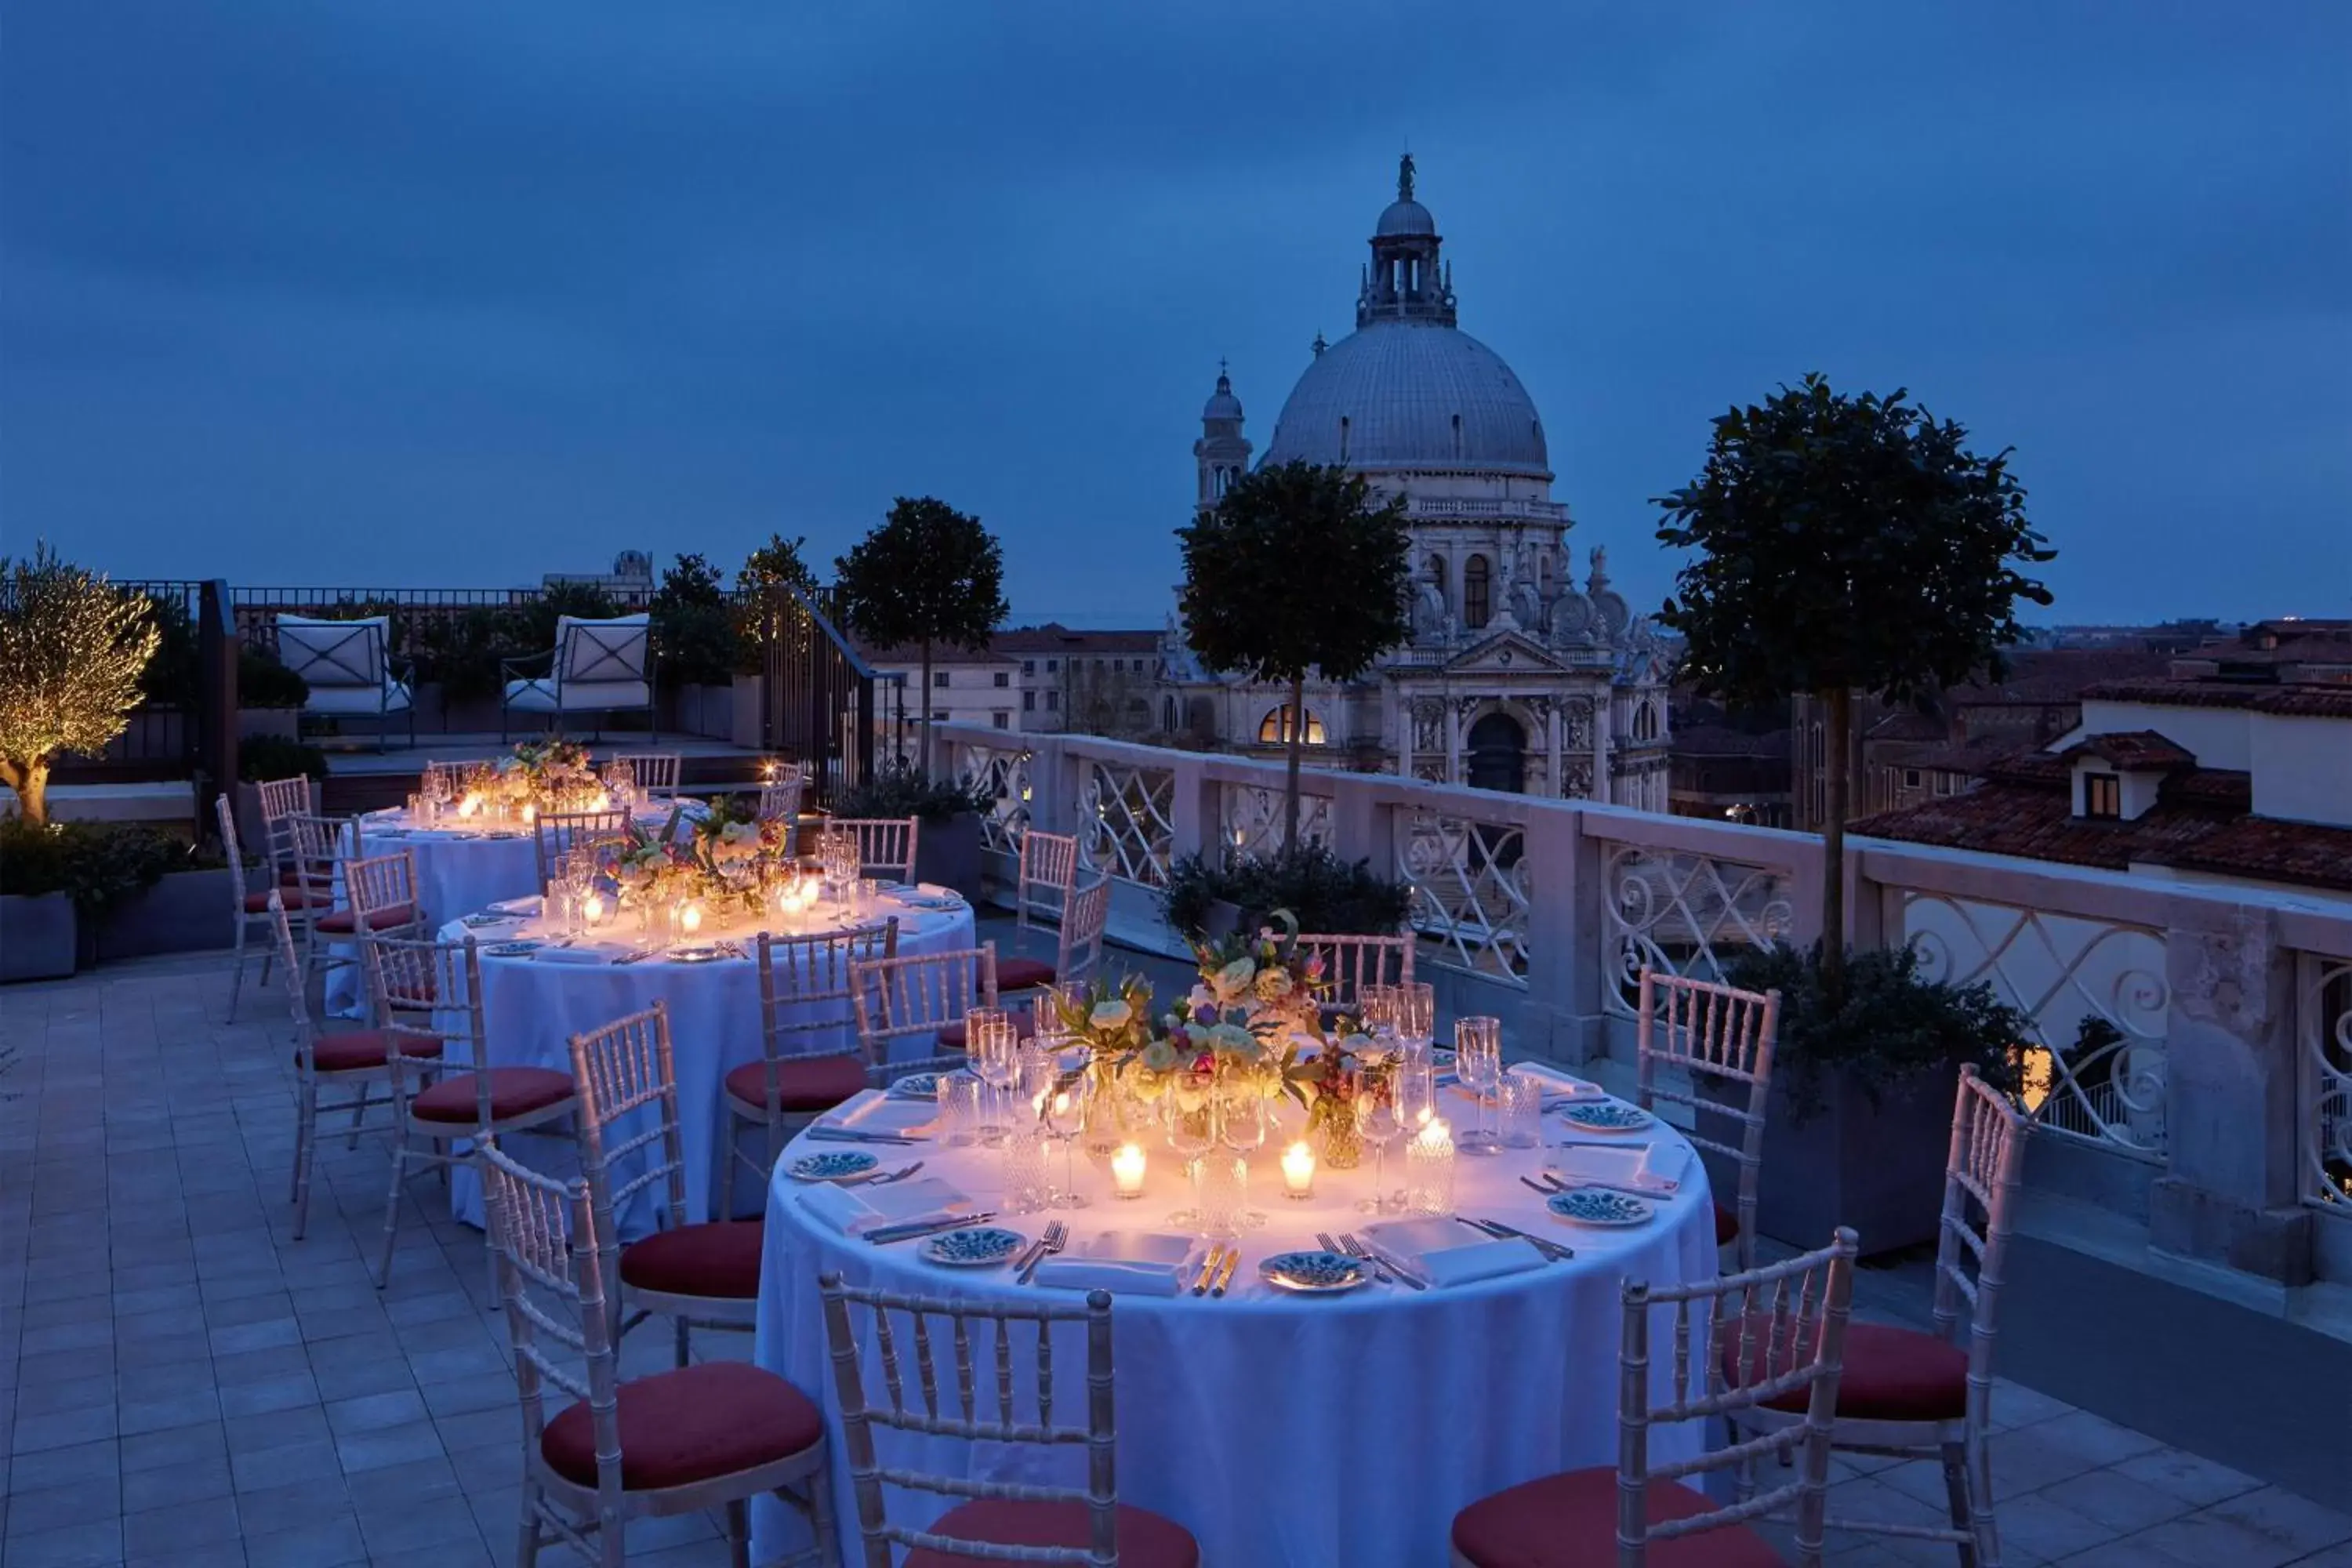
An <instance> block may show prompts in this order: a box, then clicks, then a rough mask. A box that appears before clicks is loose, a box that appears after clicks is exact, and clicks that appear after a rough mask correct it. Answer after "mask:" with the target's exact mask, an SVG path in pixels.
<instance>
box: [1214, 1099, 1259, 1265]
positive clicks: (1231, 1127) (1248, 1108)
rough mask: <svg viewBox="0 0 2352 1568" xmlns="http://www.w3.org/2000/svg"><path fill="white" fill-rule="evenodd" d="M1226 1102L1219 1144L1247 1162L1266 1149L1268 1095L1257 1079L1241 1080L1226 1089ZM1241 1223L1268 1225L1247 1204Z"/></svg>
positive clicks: (1249, 1225) (1220, 1111) (1253, 1227)
mask: <svg viewBox="0 0 2352 1568" xmlns="http://www.w3.org/2000/svg"><path fill="white" fill-rule="evenodd" d="M1267 1131H1268V1128H1267V1124H1266V1111H1265V1095H1264V1094H1262V1093H1260V1092H1259V1090H1258V1086H1257V1083H1256V1081H1255V1079H1249V1078H1245V1077H1237V1078H1234V1079H1232V1080H1230V1081H1228V1082H1227V1083H1225V1084H1224V1085H1223V1102H1222V1103H1221V1105H1220V1107H1219V1115H1218V1127H1217V1141H1218V1142H1221V1143H1223V1145H1224V1146H1225V1147H1226V1148H1228V1149H1230V1150H1232V1151H1233V1152H1234V1153H1235V1154H1238V1155H1240V1156H1241V1158H1242V1160H1243V1161H1244V1163H1246V1162H1247V1161H1248V1159H1249V1157H1250V1156H1251V1155H1252V1154H1254V1153H1255V1152H1257V1151H1258V1150H1260V1149H1262V1148H1264V1147H1265V1140H1266V1135H1267ZM1241 1223H1242V1224H1243V1225H1244V1226H1247V1227H1249V1228H1252V1229H1255V1228H1256V1227H1257V1226H1262V1225H1264V1224H1265V1213H1264V1212H1263V1211H1261V1210H1258V1209H1254V1208H1251V1207H1249V1206H1248V1205H1246V1204H1244V1205H1243V1207H1242V1210H1241Z"/></svg>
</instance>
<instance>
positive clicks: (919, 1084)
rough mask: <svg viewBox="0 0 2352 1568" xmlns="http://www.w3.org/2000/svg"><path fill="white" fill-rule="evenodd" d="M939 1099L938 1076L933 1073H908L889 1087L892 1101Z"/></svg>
mask: <svg viewBox="0 0 2352 1568" xmlns="http://www.w3.org/2000/svg"><path fill="white" fill-rule="evenodd" d="M939 1097H940V1075H939V1074H938V1073H935V1072H910V1073H908V1075H907V1076H906V1077H905V1078H902V1079H899V1080H898V1082H896V1083H894V1084H892V1085H891V1086H890V1098H891V1099H893V1100H937V1099H939Z"/></svg>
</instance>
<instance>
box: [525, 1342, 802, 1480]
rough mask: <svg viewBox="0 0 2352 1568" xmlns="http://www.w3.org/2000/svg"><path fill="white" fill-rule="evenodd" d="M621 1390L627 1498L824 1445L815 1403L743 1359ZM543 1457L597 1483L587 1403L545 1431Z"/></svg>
mask: <svg viewBox="0 0 2352 1568" xmlns="http://www.w3.org/2000/svg"><path fill="white" fill-rule="evenodd" d="M617 1392H618V1396H619V1403H618V1410H617V1415H618V1418H619V1421H620V1427H621V1485H622V1486H623V1487H624V1488H625V1489H628V1490H630V1491H657V1490H660V1489H664V1488H667V1487H683V1486H691V1485H692V1484H693V1483H695V1482H696V1481H707V1480H709V1479H712V1478H714V1477H717V1476H730V1475H733V1474H734V1473H736V1472H737V1471H738V1470H748V1469H752V1468H756V1467H758V1466H761V1465H766V1464H772V1463H773V1462H774V1461H776V1460H778V1459H782V1458H790V1457H791V1456H792V1455H794V1454H798V1453H803V1452H804V1451H806V1450H807V1449H809V1448H810V1447H814V1446H815V1445H816V1444H818V1443H821V1442H823V1441H824V1416H822V1415H819V1414H817V1408H816V1406H815V1405H812V1404H810V1403H809V1402H808V1400H807V1399H806V1398H805V1397H804V1396H803V1394H801V1391H800V1390H799V1389H797V1388H794V1387H793V1385H792V1384H789V1383H786V1382H785V1381H784V1380H783V1379H782V1378H781V1377H778V1376H777V1375H776V1374H775V1373H772V1372H767V1371H763V1370H762V1369H761V1368H759V1367H756V1366H753V1365H751V1363H748V1362H740V1361H714V1362H705V1363H701V1364H700V1365H698V1366H685V1367H680V1368H678V1369H677V1371H676V1372H660V1373H654V1374H653V1375H652V1376H650V1377H637V1378H631V1379H630V1380H629V1381H628V1382H626V1383H625V1384H621V1386H620V1388H619V1390H618V1391H617ZM539 1451H540V1455H541V1458H544V1459H546V1461H547V1462H548V1465H549V1467H550V1468H552V1469H553V1470H554V1471H555V1473H556V1474H557V1475H559V1476H562V1478H563V1479H565V1480H568V1481H571V1482H572V1483H573V1484H574V1485H576V1486H583V1487H593V1486H594V1485H595V1484H596V1426H595V1422H594V1420H593V1417H591V1416H590V1415H589V1414H588V1405H587V1402H586V1401H585V1400H583V1401H581V1402H580V1403H579V1404H576V1405H572V1406H570V1407H569V1408H567V1409H566V1410H565V1411H564V1412H563V1413H562V1415H558V1416H557V1417H556V1418H555V1419H554V1420H552V1421H550V1422H549V1423H548V1424H547V1429H546V1430H545V1431H543V1432H541V1434H540V1437H539Z"/></svg>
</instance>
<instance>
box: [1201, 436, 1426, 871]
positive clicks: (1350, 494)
mask: <svg viewBox="0 0 2352 1568" xmlns="http://www.w3.org/2000/svg"><path fill="white" fill-rule="evenodd" d="M1176 537H1177V538H1178V539H1179V540H1180V541H1181V542H1182V545H1183V551H1184V586H1183V588H1182V590H1181V594H1180V595H1179V596H1178V599H1177V611H1178V613H1179V614H1181V616H1183V617H1184V636H1185V637H1186V640H1187V641H1189V642H1190V643H1191V645H1192V651H1193V652H1194V653H1196V654H1198V655H1199V656H1200V658H1201V661H1202V663H1203V664H1205V665H1207V666H1208V667H1209V668H1211V669H1214V670H1239V671H1243V672H1244V673H1246V674H1247V675H1248V676H1249V677H1250V678H1251V679H1255V680H1260V681H1265V682H1267V683H1269V684H1279V685H1282V686H1286V687H1287V688H1288V689H1289V708H1288V710H1287V713H1286V718H1285V721H1284V722H1283V726H1282V729H1283V733H1284V739H1285V741H1286V750H1285V759H1284V760H1285V763H1286V769H1285V773H1284V778H1283V791H1282V848H1283V849H1284V850H1285V851H1286V852H1287V851H1288V850H1289V849H1290V848H1291V847H1292V846H1293V845H1295V844H1296V843H1297V839H1298V766H1299V756H1300V752H1301V750H1302V749H1303V748H1304V746H1305V745H1306V741H1307V672H1308V671H1309V670H1315V671H1319V672H1320V673H1321V675H1322V676H1323V678H1324V679H1327V680H1338V681H1347V680H1353V679H1356V678H1357V677H1358V676H1360V675H1361V674H1363V673H1364V671H1365V670H1366V669H1368V668H1370V667H1371V663H1372V661H1373V660H1374V659H1376V658H1379V657H1380V656H1381V654H1382V653H1383V652H1385V651H1386V650H1387V649H1389V648H1391V647H1395V646H1396V645H1397V644H1399V643H1401V642H1402V641H1404V639H1405V637H1406V636H1407V635H1408V634H1409V633H1410V632H1411V630H1412V626H1410V624H1409V623H1408V621H1407V619H1406V616H1405V589H1406V586H1407V584H1409V583H1410V581H1411V579H1412V536H1411V535H1410V533H1408V531H1406V529H1405V523H1404V498H1403V497H1402V496H1391V497H1390V498H1389V499H1388V500H1385V501H1381V502H1378V503H1375V502H1374V500H1373V499H1372V492H1371V488H1370V486H1369V485H1368V484H1367V483H1366V482H1365V481H1364V479H1363V477H1362V476H1361V475H1360V474H1351V473H1349V472H1348V470H1347V469H1345V468H1339V467H1338V466H1336V465H1329V466H1327V465H1323V464H1317V463H1283V464H1279V465H1277V466H1276V467H1273V468H1260V469H1258V470H1257V471H1256V472H1255V473H1252V474H1245V475H1244V476H1243V477H1242V478H1241V479H1240V480H1239V481H1237V482H1236V483H1235V484H1234V487H1233V488H1232V489H1228V490H1227V491H1226V492H1225V493H1224V495H1223V497H1222V498H1221V499H1220V500H1218V502H1217V504H1216V507H1215V509H1214V510H1210V511H1206V512H1203V513H1202V514H1201V515H1200V516H1198V517H1196V518H1194V519H1193V521H1192V523H1191V524H1190V525H1188V526H1186V527H1184V528H1180V529H1178V530H1177V531H1176Z"/></svg>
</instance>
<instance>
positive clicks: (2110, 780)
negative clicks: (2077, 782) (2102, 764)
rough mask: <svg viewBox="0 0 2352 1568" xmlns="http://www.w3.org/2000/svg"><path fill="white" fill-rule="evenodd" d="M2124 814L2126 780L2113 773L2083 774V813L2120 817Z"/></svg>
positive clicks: (2085, 814)
mask: <svg viewBox="0 0 2352 1568" xmlns="http://www.w3.org/2000/svg"><path fill="white" fill-rule="evenodd" d="M2123 814H2124V781H2123V780H2121V779H2119V778H2117V777H2116V775H2115V774H2113V773H2084V775H2083V815H2084V816H2110V817H2119V816H2123Z"/></svg>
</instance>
